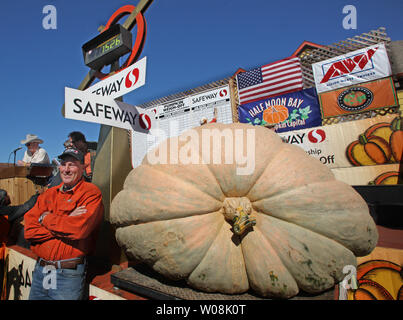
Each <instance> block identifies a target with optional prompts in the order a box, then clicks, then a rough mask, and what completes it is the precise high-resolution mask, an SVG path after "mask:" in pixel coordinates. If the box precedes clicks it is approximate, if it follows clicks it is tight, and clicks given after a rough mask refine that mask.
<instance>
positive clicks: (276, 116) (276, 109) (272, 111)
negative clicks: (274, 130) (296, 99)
mask: <svg viewBox="0 0 403 320" xmlns="http://www.w3.org/2000/svg"><path fill="white" fill-rule="evenodd" d="M287 119H288V109H287V107H285V106H283V105H276V106H270V107H268V108H267V109H266V110H264V111H263V120H264V121H266V122H267V123H268V124H277V123H280V122H283V121H284V120H287Z"/></svg>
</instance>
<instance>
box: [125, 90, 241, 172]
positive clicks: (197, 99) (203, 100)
mask: <svg viewBox="0 0 403 320" xmlns="http://www.w3.org/2000/svg"><path fill="white" fill-rule="evenodd" d="M147 110H148V111H150V112H152V114H154V119H155V121H156V123H155V125H153V128H156V129H157V130H158V131H159V134H160V135H159V136H158V138H153V136H152V135H151V134H142V133H139V132H134V131H133V132H132V146H134V147H132V165H133V168H135V167H137V166H139V165H140V164H141V162H142V161H143V158H144V156H145V155H146V154H147V152H148V151H150V150H151V149H152V148H154V147H156V146H157V145H158V144H159V142H161V141H162V140H164V139H168V138H171V137H175V136H179V135H180V134H182V133H183V132H184V131H186V130H188V129H192V128H195V127H198V126H200V125H201V124H202V123H204V122H206V123H209V122H212V121H216V122H219V123H232V122H233V121H232V108H231V100H230V89H229V86H228V85H226V86H223V87H219V88H215V89H211V90H209V91H205V92H203V93H198V94H194V95H189V96H187V97H184V98H182V99H177V100H173V101H170V102H167V103H166V104H164V105H158V106H155V107H152V108H150V109H147Z"/></svg>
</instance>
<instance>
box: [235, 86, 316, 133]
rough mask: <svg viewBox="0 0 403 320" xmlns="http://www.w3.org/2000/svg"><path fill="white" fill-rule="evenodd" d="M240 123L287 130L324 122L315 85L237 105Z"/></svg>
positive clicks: (282, 130)
mask: <svg viewBox="0 0 403 320" xmlns="http://www.w3.org/2000/svg"><path fill="white" fill-rule="evenodd" d="M238 114H239V122H242V123H249V124H252V125H261V126H269V127H274V130H275V131H276V132H286V131H291V130H298V129H304V128H312V127H317V126H321V125H322V120H321V116H320V108H319V103H318V97H317V94H316V90H315V88H309V89H305V90H301V91H297V92H292V93H288V94H284V95H280V96H276V97H272V98H268V99H264V100H259V101H256V102H251V103H247V104H243V105H240V106H239V107H238Z"/></svg>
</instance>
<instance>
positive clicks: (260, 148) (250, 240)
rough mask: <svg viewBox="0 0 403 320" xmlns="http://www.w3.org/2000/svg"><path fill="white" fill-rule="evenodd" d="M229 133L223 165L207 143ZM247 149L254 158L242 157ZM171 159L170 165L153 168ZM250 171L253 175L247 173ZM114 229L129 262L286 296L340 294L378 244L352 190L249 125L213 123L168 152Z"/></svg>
mask: <svg viewBox="0 0 403 320" xmlns="http://www.w3.org/2000/svg"><path fill="white" fill-rule="evenodd" d="M203 130H206V131H203ZM213 130H216V131H215V132H214V131H213ZM220 133H221V134H223V136H225V139H227V140H225V139H224V138H222V139H221V140H222V141H221V142H222V145H221V147H222V148H221V153H220V155H221V156H222V158H221V163H220V161H219V159H218V158H217V157H216V158H215V157H214V155H215V156H217V155H218V153H219V152H220V149H219V147H218V145H217V144H214V143H213V141H212V140H211V141H210V140H209V141H210V144H209V145H208V144H206V141H207V140H208V139H207V138H206V137H207V136H209V134H213V135H214V136H215V137H217V136H219V135H220ZM231 137H232V138H231ZM224 140H225V141H224ZM231 143H235V145H233V148H232V149H231V148H227V150H226V148H225V146H230V144H231ZM175 146H179V148H178V150H179V153H175V152H173V151H175ZM239 150H240V151H242V152H243V153H241V154H242V155H243V156H244V157H245V158H242V157H239V156H238V157H235V156H234V154H236V153H238V154H239ZM210 151H211V152H213V151H214V153H211V152H210ZM231 152H232V155H233V156H234V159H238V160H237V162H234V163H231V161H230V160H231V157H229V155H231ZM165 153H167V154H168V157H167V161H168V164H151V162H154V160H155V158H156V157H160V159H161V161H163V160H164V156H163V155H164V154H165ZM246 155H248V160H250V162H249V164H248V162H247V161H246ZM225 156H227V158H225ZM150 159H151V160H152V161H151V160H150ZM202 160H203V162H202ZM184 162H185V163H189V164H184ZM169 163H171V164H169ZM246 166H249V169H250V168H252V170H249V169H248V170H244V171H243V172H241V171H238V170H239V169H240V168H244V169H245V167H246ZM111 221H112V223H114V224H115V225H116V226H117V229H116V238H117V241H118V243H119V244H120V245H121V246H122V247H123V248H124V249H125V252H126V253H127V255H128V257H129V258H130V259H134V260H136V261H142V262H145V263H147V264H149V265H150V266H151V267H152V268H153V269H154V270H156V271H158V272H159V273H161V274H163V275H164V276H166V277H168V278H171V279H186V281H187V282H188V284H189V285H190V286H192V287H194V288H197V289H199V290H203V291H207V292H222V293H230V294H231V293H242V292H245V291H247V290H248V289H250V288H251V289H253V290H254V291H256V292H257V293H258V294H260V295H263V296H268V297H281V298H289V297H292V296H294V295H296V294H297V293H298V292H299V290H300V289H302V290H304V291H306V292H310V293H319V292H321V291H323V290H326V289H328V288H331V287H332V286H333V285H334V284H335V283H337V282H339V281H341V280H342V279H343V277H344V276H345V275H344V274H343V272H342V270H343V267H344V266H345V265H356V258H355V256H354V255H358V256H360V255H366V254H368V253H369V252H371V251H372V249H373V248H374V247H375V245H376V243H377V238H378V233H377V229H376V226H375V224H374V221H373V220H372V218H371V216H370V215H369V211H368V207H367V205H366V203H365V201H364V200H363V199H362V198H361V197H360V196H359V194H358V193H356V192H355V190H354V189H353V188H352V187H351V186H349V185H347V184H345V183H343V182H339V181H336V180H335V178H334V176H333V174H332V173H331V171H330V170H329V169H328V168H327V167H326V166H324V165H322V164H321V163H320V162H319V161H318V160H316V159H314V158H313V157H310V156H309V155H307V154H306V153H305V152H304V151H303V150H302V149H301V148H299V147H296V146H292V145H289V144H286V143H283V142H282V140H281V139H280V138H279V137H278V136H277V135H276V134H275V133H274V132H272V131H271V130H268V129H266V128H263V127H254V126H251V125H247V124H231V125H223V124H208V125H205V126H202V127H199V128H197V129H195V130H192V131H188V132H186V133H184V134H182V135H181V136H180V137H179V139H176V138H171V139H169V140H166V141H165V142H163V143H162V144H160V145H159V147H158V148H157V149H155V150H153V151H151V152H150V153H149V155H148V156H146V157H145V158H144V161H143V163H142V165H140V166H139V167H137V168H135V169H133V170H132V171H131V172H130V174H129V175H128V177H127V178H126V181H125V184H124V189H123V190H122V191H121V192H119V193H118V194H117V196H116V197H115V198H114V200H113V202H112V205H111Z"/></svg>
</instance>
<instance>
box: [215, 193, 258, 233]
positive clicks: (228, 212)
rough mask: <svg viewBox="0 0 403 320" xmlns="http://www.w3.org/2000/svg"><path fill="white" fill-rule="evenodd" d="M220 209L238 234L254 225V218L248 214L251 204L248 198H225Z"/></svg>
mask: <svg viewBox="0 0 403 320" xmlns="http://www.w3.org/2000/svg"><path fill="white" fill-rule="evenodd" d="M222 211H223V214H224V217H225V218H226V219H227V220H228V221H229V222H230V223H231V224H232V227H233V232H234V233H235V234H236V235H239V236H240V235H242V234H244V233H245V232H246V230H248V229H249V228H251V227H253V226H254V225H256V219H255V218H254V217H251V216H250V214H251V213H252V205H251V203H250V201H249V199H248V198H245V197H242V198H226V199H225V200H224V206H223V208H222Z"/></svg>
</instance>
